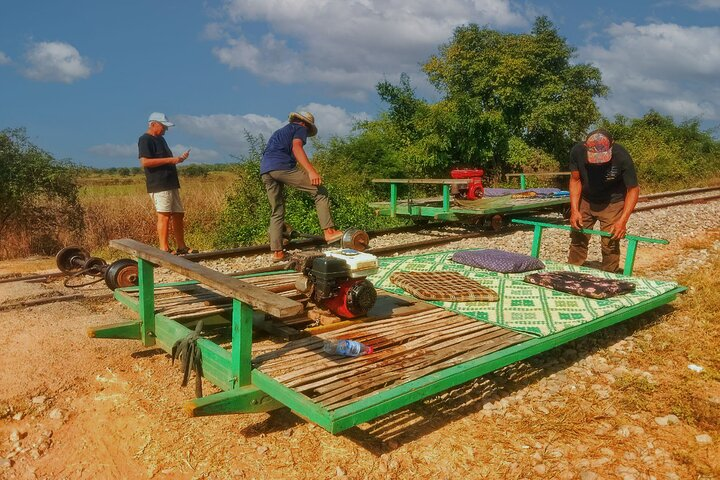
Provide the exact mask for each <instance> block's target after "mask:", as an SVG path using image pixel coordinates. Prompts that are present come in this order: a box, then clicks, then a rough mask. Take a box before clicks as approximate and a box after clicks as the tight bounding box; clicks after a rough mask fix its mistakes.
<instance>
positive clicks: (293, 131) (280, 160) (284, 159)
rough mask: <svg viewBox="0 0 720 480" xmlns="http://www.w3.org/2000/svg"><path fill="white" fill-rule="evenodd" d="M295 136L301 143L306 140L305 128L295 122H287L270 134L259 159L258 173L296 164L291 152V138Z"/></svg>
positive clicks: (292, 166) (283, 168)
mask: <svg viewBox="0 0 720 480" xmlns="http://www.w3.org/2000/svg"><path fill="white" fill-rule="evenodd" d="M296 138H299V139H300V140H301V141H302V144H303V145H305V143H306V142H307V128H305V127H304V126H302V125H298V124H297V123H288V124H287V125H285V126H284V127H282V128H281V129H280V130H276V131H275V133H273V134H272V136H271V137H270V140H268V143H267V146H266V147H265V150H264V151H263V156H262V160H261V161H260V175H262V174H263V173H268V172H272V171H273V170H292V169H293V168H295V167H296V166H297V160H296V159H295V156H294V155H293V153H292V144H293V140H294V139H296Z"/></svg>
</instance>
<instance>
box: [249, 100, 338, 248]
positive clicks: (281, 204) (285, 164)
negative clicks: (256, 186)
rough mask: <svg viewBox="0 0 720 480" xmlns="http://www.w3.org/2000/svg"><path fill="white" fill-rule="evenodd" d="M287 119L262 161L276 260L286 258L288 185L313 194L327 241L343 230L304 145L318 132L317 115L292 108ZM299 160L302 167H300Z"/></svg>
mask: <svg viewBox="0 0 720 480" xmlns="http://www.w3.org/2000/svg"><path fill="white" fill-rule="evenodd" d="M288 121H289V123H288V124H287V125H285V126H284V127H282V128H281V129H279V130H276V131H275V133H273V134H272V136H271V137H270V139H269V140H268V143H267V146H266V147H265V150H264V151H263V157H262V161H261V162H260V176H261V178H262V181H263V184H265V190H266V191H267V196H268V200H269V201H270V209H271V213H270V227H269V229H268V233H269V234H270V250H272V252H273V253H272V260H273V261H274V262H279V261H282V260H284V259H285V252H284V250H283V238H282V234H283V228H284V225H285V201H284V198H283V189H284V187H285V185H290V186H292V187H295V188H297V189H298V190H301V191H303V192H307V193H309V194H310V195H312V197H313V199H314V200H315V209H316V210H317V214H318V220H320V227H322V229H323V233H324V236H325V241H326V242H328V243H332V242H336V241H338V240H340V239H341V238H342V235H343V233H342V232H341V231H339V230H336V229H335V224H334V223H333V219H332V217H331V216H330V200H329V199H328V193H327V190H326V189H325V187H324V186H323V185H322V178H321V177H320V174H319V173H318V172H317V170H315V167H313V165H312V163H310V160H308V157H307V155H306V154H305V149H304V148H303V146H304V145H305V143H306V142H307V137H312V136H315V135H316V134H317V127H316V126H315V117H314V116H313V115H312V113H310V112H292V113H290V115H289V116H288ZM298 163H299V164H300V166H301V167H302V169H299V168H298V165H297V164H298Z"/></svg>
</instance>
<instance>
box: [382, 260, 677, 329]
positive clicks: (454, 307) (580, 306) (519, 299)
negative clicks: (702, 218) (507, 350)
mask: <svg viewBox="0 0 720 480" xmlns="http://www.w3.org/2000/svg"><path fill="white" fill-rule="evenodd" d="M454 253H455V252H454V251H450V252H442V253H431V254H427V255H415V256H404V257H391V258H381V259H379V260H380V270H379V271H378V273H376V274H375V275H373V276H371V277H368V279H369V280H370V281H371V282H372V283H373V284H374V285H375V286H376V287H377V288H380V289H382V290H386V291H388V292H391V293H398V294H405V291H404V290H403V289H402V288H400V287H398V286H397V285H395V284H394V283H392V282H391V281H390V277H391V276H392V274H393V273H395V272H457V273H460V274H461V275H463V276H465V277H468V278H470V279H472V280H475V281H477V282H478V283H480V284H481V285H483V286H484V287H487V288H489V289H491V290H493V291H495V292H497V294H498V296H499V299H498V301H497V302H493V303H488V302H443V301H434V300H433V301H428V303H431V304H433V305H438V306H440V307H442V308H445V309H447V310H450V311H453V312H457V313H461V314H463V315H466V316H468V317H471V318H474V319H476V320H481V321H483V322H488V323H492V324H495V325H499V326H501V327H505V328H509V329H511V330H516V331H519V332H525V333H529V334H531V335H536V336H541V337H544V336H547V335H550V334H553V333H555V332H559V331H562V330H565V329H566V328H570V327H574V326H576V325H581V324H583V323H587V322H590V321H592V320H594V319H596V318H599V317H602V316H604V315H607V314H609V313H612V312H614V311H616V310H619V309H621V308H625V307H631V306H633V305H637V304H639V303H641V302H644V301H646V300H650V299H652V298H655V297H657V296H658V295H661V294H663V293H665V292H668V291H670V290H672V289H674V288H676V287H677V286H678V285H677V284H676V283H674V282H665V281H659V280H649V279H645V278H639V277H629V278H630V281H632V282H633V283H634V284H635V291H634V292H632V293H628V294H625V295H619V296H617V297H612V298H607V299H602V300H597V299H592V298H584V297H578V296H576V295H571V294H569V293H564V292H558V291H556V290H550V289H547V288H544V287H540V286H537V285H531V284H529V283H525V282H523V277H524V276H525V275H526V274H525V273H498V272H491V271H489V270H483V269H479V268H474V267H469V266H466V265H462V264H459V263H456V262H453V261H452V260H450V258H451V257H452V256H453V254H454ZM544 262H545V270H544V271H573V272H583V273H589V274H592V275H596V276H599V277H605V278H617V279H621V280H627V279H628V277H625V276H623V275H617V274H612V273H607V272H601V271H598V270H593V269H590V268H586V267H576V266H573V265H568V264H565V263H559V262H553V261H551V260H545V261H544Z"/></svg>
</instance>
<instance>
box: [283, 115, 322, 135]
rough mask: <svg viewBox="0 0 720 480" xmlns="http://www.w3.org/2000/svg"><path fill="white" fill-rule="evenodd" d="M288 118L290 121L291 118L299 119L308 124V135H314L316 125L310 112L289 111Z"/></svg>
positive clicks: (315, 133)
mask: <svg viewBox="0 0 720 480" xmlns="http://www.w3.org/2000/svg"><path fill="white" fill-rule="evenodd" d="M288 120H289V121H290V122H292V121H293V120H300V121H301V122H305V123H306V124H307V126H308V137H314V136H315V135H317V131H318V130H317V127H316V126H315V117H313V114H312V113H310V112H291V113H290V115H289V116H288Z"/></svg>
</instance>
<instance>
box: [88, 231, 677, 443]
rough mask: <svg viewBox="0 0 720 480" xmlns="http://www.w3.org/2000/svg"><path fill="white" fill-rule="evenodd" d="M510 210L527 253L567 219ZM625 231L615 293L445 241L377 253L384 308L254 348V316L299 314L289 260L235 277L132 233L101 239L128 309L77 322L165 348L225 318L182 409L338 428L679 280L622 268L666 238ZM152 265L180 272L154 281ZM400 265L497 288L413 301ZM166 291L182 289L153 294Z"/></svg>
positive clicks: (645, 300) (615, 312)
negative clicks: (538, 282)
mask: <svg viewBox="0 0 720 480" xmlns="http://www.w3.org/2000/svg"><path fill="white" fill-rule="evenodd" d="M519 223H524V224H528V225H531V226H533V228H535V235H534V242H533V247H532V254H533V255H534V256H537V255H538V253H539V252H540V241H541V238H542V235H541V233H540V232H542V230H543V229H546V228H567V227H564V226H559V225H553V224H545V223H541V222H534V221H528V220H524V221H520V222H519ZM586 232H587V233H594V234H598V232H596V231H586ZM629 239H630V242H631V248H628V249H627V255H626V262H625V275H624V276H622V278H626V279H630V280H631V281H635V282H637V285H638V288H637V292H636V293H637V294H634V295H622V296H619V297H623V298H621V299H617V300H613V299H607V300H603V301H600V300H591V299H580V297H577V298H574V296H572V295H569V294H565V293H562V292H556V291H553V290H549V289H543V288H542V287H537V286H534V285H529V284H526V283H524V282H522V275H523V274H498V273H495V272H488V271H481V270H480V269H474V271H472V272H467V271H461V270H459V269H460V268H461V267H460V266H459V264H454V263H452V262H449V261H447V258H448V255H449V253H447V252H444V253H436V254H427V255H418V256H407V257H392V258H383V259H381V269H380V270H381V271H380V273H378V274H377V275H376V276H373V277H370V280H371V281H373V283H375V285H376V287H378V288H379V292H378V294H379V296H378V305H380V306H381V307H382V308H385V310H384V311H383V312H381V313H379V314H376V315H375V316H374V317H373V316H372V315H370V314H369V315H368V318H360V319H353V320H348V321H343V322H340V323H338V324H334V325H329V326H326V327H317V328H308V329H306V330H305V331H304V332H303V333H305V336H304V337H301V338H297V339H293V340H290V341H287V342H278V343H273V345H272V346H271V347H262V348H260V349H258V348H259V347H258V344H260V343H262V342H255V343H254V342H253V329H254V328H255V329H256V330H258V329H265V330H267V328H265V327H268V325H270V324H272V325H275V326H276V327H277V326H278V325H279V326H280V327H279V328H281V329H282V328H283V327H282V326H283V325H285V324H294V323H293V322H296V321H297V319H298V318H300V319H302V318H303V316H304V315H305V316H306V312H305V306H304V305H303V304H302V303H301V302H299V301H297V300H296V299H299V297H297V296H295V295H294V291H293V290H292V287H291V285H292V284H293V282H294V277H293V275H299V274H296V273H295V272H292V271H282V272H273V273H269V274H256V275H248V276H244V277H239V278H235V277H231V276H229V275H225V274H222V273H220V272H217V271H215V270H212V269H210V268H207V267H205V266H202V265H198V264H195V263H193V262H191V261H189V260H187V259H185V258H182V257H178V256H174V255H171V254H169V253H167V252H162V251H160V250H158V249H156V248H154V247H150V246H147V245H144V244H142V243H140V242H137V241H134V240H128V239H123V240H113V241H111V243H110V244H111V246H113V247H115V248H118V249H120V250H123V251H125V252H128V253H131V254H133V255H134V256H135V257H136V258H137V259H138V271H139V285H138V287H134V288H125V289H118V290H116V291H115V297H116V298H117V299H118V301H120V302H121V303H123V304H124V305H126V306H127V307H129V308H130V309H132V310H134V311H136V312H137V313H138V315H139V319H138V320H136V321H129V322H125V323H119V324H114V325H107V326H102V327H95V328H92V329H90V330H89V332H88V333H89V335H90V336H91V337H96V338H124V339H137V340H140V341H142V343H143V345H144V346H146V347H151V346H155V347H160V348H162V349H163V350H164V351H166V352H168V353H169V352H170V351H171V349H172V346H173V344H174V343H175V342H176V341H178V340H181V339H184V338H186V337H187V336H188V335H190V334H191V333H193V326H194V325H195V324H197V322H198V320H200V319H202V320H203V322H204V324H205V325H211V324H213V323H215V324H218V323H223V322H224V323H225V324H226V325H227V326H228V329H229V330H230V332H231V333H229V334H228V339H226V341H225V342H224V344H223V342H222V341H218V340H217V339H216V338H214V337H212V338H211V337H203V336H201V337H200V338H199V340H198V341H197V347H198V348H199V349H200V351H201V353H202V370H203V376H204V378H205V380H207V381H209V382H210V383H212V384H213V385H214V386H216V387H217V393H212V394H210V395H208V396H205V397H202V398H195V399H192V400H189V401H188V402H187V403H186V405H185V408H186V411H187V412H188V414H189V415H190V416H203V415H215V414H230V413H252V412H265V411H270V410H273V409H276V408H280V407H283V406H286V407H289V408H290V409H291V410H293V411H294V412H295V413H296V414H298V415H300V416H301V417H303V418H305V419H307V420H309V421H311V422H314V423H316V424H317V425H320V426H321V427H323V428H324V429H326V430H327V431H329V432H331V433H333V434H337V433H339V432H342V431H343V430H346V429H348V428H351V427H353V426H356V425H359V424H361V423H363V422H367V421H371V420H373V419H375V418H377V417H380V416H382V415H385V414H387V413H389V412H392V411H394V410H397V409H400V408H402V407H405V406H407V405H409V404H412V403H414V402H417V401H420V400H422V399H424V398H426V397H428V396H431V395H434V394H437V393H439V392H442V391H444V390H447V389H449V388H451V387H454V386H457V385H460V384H462V383H464V382H467V381H469V380H472V379H474V378H477V377H480V376H482V375H484V374H486V373H489V372H492V371H494V370H497V369H499V368H501V367H504V366H506V365H509V364H512V363H514V362H518V361H520V360H523V359H526V358H528V357H531V356H534V355H537V354H539V353H541V352H544V351H547V350H550V349H552V348H554V347H556V346H558V345H562V344H565V343H567V342H570V341H572V340H575V339H577V338H580V337H583V336H586V335H589V334H591V333H593V332H595V331H598V330H600V329H603V328H605V327H608V326H610V325H614V324H616V323H619V322H622V321H624V320H627V319H630V318H633V317H636V316H638V315H641V314H643V313H645V312H647V311H650V310H652V309H655V308H657V307H660V306H661V305H664V304H666V303H668V302H670V301H672V300H673V299H675V298H676V295H677V294H678V293H680V292H682V291H684V290H685V288H684V287H682V286H679V285H677V284H675V283H672V282H663V281H655V280H649V279H641V278H639V277H628V276H629V275H630V274H631V270H632V265H633V261H634V255H635V251H636V250H635V248H636V245H637V243H638V242H651V243H667V242H666V241H664V240H654V239H647V238H642V237H629ZM450 253H451V252H450ZM157 266H161V267H165V268H168V269H170V270H173V271H175V272H178V273H181V274H183V275H184V276H186V277H187V278H189V279H190V280H189V281H186V282H176V283H166V284H155V283H154V279H153V272H154V268H155V267H157ZM406 268H407V269H426V270H431V269H452V270H454V271H461V273H466V274H467V275H469V276H471V278H475V279H476V280H478V281H480V282H481V283H484V284H485V285H489V286H493V287H495V288H497V290H496V291H498V292H499V293H500V300H499V301H498V302H496V303H492V304H491V302H470V303H468V304H466V305H459V304H452V305H445V304H441V303H439V302H422V301H418V300H417V299H414V298H412V297H409V296H406V295H403V294H402V293H401V292H400V293H399V292H397V291H395V292H393V291H392V290H393V287H392V286H391V285H390V284H388V283H387V277H388V276H389V273H390V271H391V270H394V271H398V270H402V269H406ZM546 268H547V269H551V268H555V269H565V268H573V269H581V270H582V267H571V266H568V265H565V264H560V263H553V262H546ZM587 271H589V272H593V273H596V272H597V271H595V270H589V269H587ZM607 275H611V274H607ZM273 282H275V283H273ZM267 285H273V286H271V287H268V286H267ZM168 292H172V293H173V294H174V295H186V297H181V296H180V297H172V298H171V301H170V300H167V299H163V298H164V297H163V295H166V294H168ZM188 292H191V293H190V294H188ZM295 293H296V292H295ZM188 295H189V296H188ZM213 295H214V297H213ZM178 298H179V300H178ZM203 299H211V301H210V304H211V305H213V306H211V307H208V308H211V310H209V311H206V312H204V311H201V312H200V313H199V314H197V313H192V314H183V315H181V316H178V315H177V314H176V312H177V311H178V308H177V307H172V306H169V305H173V304H175V305H177V304H178V303H181V302H190V301H194V300H198V301H201V300H203ZM223 299H224V300H223ZM223 302H225V303H223ZM206 303H207V301H206ZM221 305H225V307H222V308H221V307H220V306H221ZM383 305H385V306H384V307H383ZM388 305H390V306H389V307H388ZM376 306H377V305H376ZM379 308H380V307H379ZM174 312H175V313H174ZM371 313H372V311H371ZM293 319H294V320H293ZM523 322H526V324H527V325H529V326H528V328H525V327H524V326H523ZM532 322H535V323H534V324H531V323H532ZM325 338H353V339H357V340H359V341H363V342H366V343H369V344H372V345H374V346H375V353H373V354H370V355H365V356H362V357H355V358H338V357H334V356H330V355H328V354H325V353H323V352H322V341H323V339H325ZM271 343H272V342H271ZM168 367H169V364H168Z"/></svg>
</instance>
